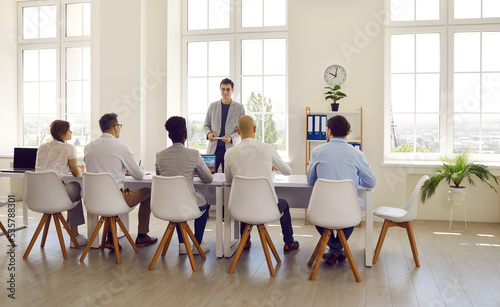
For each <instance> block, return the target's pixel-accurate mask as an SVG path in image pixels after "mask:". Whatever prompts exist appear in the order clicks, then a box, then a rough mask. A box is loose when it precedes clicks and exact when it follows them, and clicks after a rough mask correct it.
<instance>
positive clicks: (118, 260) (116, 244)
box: [109, 217, 122, 264]
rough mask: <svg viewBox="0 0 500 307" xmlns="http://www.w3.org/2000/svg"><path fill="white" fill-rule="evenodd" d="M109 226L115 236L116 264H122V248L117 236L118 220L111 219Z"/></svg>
mask: <svg viewBox="0 0 500 307" xmlns="http://www.w3.org/2000/svg"><path fill="white" fill-rule="evenodd" d="M109 226H111V233H112V234H113V244H114V246H115V255H116V263H117V264H121V263H122V261H121V258H120V246H119V245H118V236H117V234H116V220H115V217H111V218H110V220H109Z"/></svg>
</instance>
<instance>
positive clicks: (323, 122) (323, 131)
mask: <svg viewBox="0 0 500 307" xmlns="http://www.w3.org/2000/svg"><path fill="white" fill-rule="evenodd" d="M320 129H321V139H322V140H326V115H321V126H320Z"/></svg>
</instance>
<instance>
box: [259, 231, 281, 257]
mask: <svg viewBox="0 0 500 307" xmlns="http://www.w3.org/2000/svg"><path fill="white" fill-rule="evenodd" d="M262 228H263V229H264V234H265V235H266V241H267V244H269V248H270V249H271V251H272V252H273V255H274V258H275V259H276V261H277V262H278V263H281V259H280V256H279V255H278V252H277V251H276V247H275V246H274V244H273V241H272V240H271V237H270V236H269V232H267V228H266V225H262Z"/></svg>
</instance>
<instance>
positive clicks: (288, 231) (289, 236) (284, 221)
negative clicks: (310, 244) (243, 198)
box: [240, 198, 294, 245]
mask: <svg viewBox="0 0 500 307" xmlns="http://www.w3.org/2000/svg"><path fill="white" fill-rule="evenodd" d="M278 209H279V210H280V212H281V213H283V214H282V215H281V218H280V224H281V232H282V233H283V241H284V242H285V244H287V245H290V244H293V242H294V240H293V228H292V218H291V217H290V208H289V207H288V202H287V201H286V200H284V199H282V198H279V199H278ZM246 226H247V224H246V223H243V222H240V235H243V232H244V230H245V227H246ZM248 241H250V236H248Z"/></svg>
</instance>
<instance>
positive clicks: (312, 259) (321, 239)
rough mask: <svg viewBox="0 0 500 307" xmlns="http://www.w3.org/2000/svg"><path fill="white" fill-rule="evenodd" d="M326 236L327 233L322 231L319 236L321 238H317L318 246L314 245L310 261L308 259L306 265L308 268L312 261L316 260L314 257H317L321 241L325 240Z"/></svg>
mask: <svg viewBox="0 0 500 307" xmlns="http://www.w3.org/2000/svg"><path fill="white" fill-rule="evenodd" d="M326 235H327V232H326V231H323V233H322V234H321V237H320V238H319V241H318V244H316V248H315V249H314V252H313V254H312V255H311V259H309V262H308V263H307V265H308V266H311V265H313V263H314V260H316V257H317V256H318V253H319V249H320V247H321V243H323V240H324V239H325V236H326ZM328 239H330V238H328ZM326 242H327V243H328V241H326ZM325 248H326V247H325ZM321 256H323V255H321Z"/></svg>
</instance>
